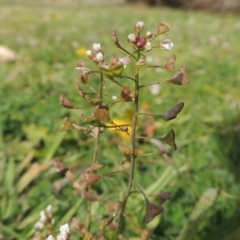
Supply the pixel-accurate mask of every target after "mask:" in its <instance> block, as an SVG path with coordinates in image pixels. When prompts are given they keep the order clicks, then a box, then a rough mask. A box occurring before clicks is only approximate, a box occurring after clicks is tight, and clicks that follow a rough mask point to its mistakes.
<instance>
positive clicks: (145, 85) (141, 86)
mask: <svg viewBox="0 0 240 240" xmlns="http://www.w3.org/2000/svg"><path fill="white" fill-rule="evenodd" d="M163 83H167V81H163V82H154V83H148V84H144V85H140V86H139V88H143V87H148V86H152V85H157V84H163Z"/></svg>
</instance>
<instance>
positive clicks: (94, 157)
mask: <svg viewBox="0 0 240 240" xmlns="http://www.w3.org/2000/svg"><path fill="white" fill-rule="evenodd" d="M100 77H101V86H100V91H99V96H100V98H101V99H102V97H103V74H102V72H100ZM96 129H97V133H96V141H95V149H94V153H93V159H92V164H94V163H96V162H97V161H98V154H99V148H100V147H99V146H100V127H97V128H96ZM87 216H88V226H87V229H88V231H90V228H91V223H92V221H91V219H92V216H91V202H88V211H87Z"/></svg>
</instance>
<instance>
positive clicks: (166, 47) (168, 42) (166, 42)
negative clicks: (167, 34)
mask: <svg viewBox="0 0 240 240" xmlns="http://www.w3.org/2000/svg"><path fill="white" fill-rule="evenodd" d="M160 46H161V47H162V48H163V49H164V50H172V48H173V46H174V44H173V42H172V40H171V39H165V40H163V41H162V43H161V44H160Z"/></svg>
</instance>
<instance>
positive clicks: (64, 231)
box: [46, 223, 71, 240]
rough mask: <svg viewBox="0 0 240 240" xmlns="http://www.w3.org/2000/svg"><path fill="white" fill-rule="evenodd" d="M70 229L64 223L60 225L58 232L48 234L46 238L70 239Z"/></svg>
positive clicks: (56, 239) (53, 239) (51, 239)
mask: <svg viewBox="0 0 240 240" xmlns="http://www.w3.org/2000/svg"><path fill="white" fill-rule="evenodd" d="M70 236H71V234H70V230H69V227H68V224H67V223H65V224H64V225H62V226H60V228H59V234H58V235H57V236H56V238H55V237H53V235H49V236H48V237H47V238H46V240H69V239H70Z"/></svg>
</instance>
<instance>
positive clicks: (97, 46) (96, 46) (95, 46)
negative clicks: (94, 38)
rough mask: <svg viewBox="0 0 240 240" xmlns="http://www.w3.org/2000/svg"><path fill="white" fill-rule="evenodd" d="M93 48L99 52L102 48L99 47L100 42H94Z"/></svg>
mask: <svg viewBox="0 0 240 240" xmlns="http://www.w3.org/2000/svg"><path fill="white" fill-rule="evenodd" d="M93 50H94V51H95V52H96V53H98V52H101V51H102V49H101V44H100V43H94V44H93Z"/></svg>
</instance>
